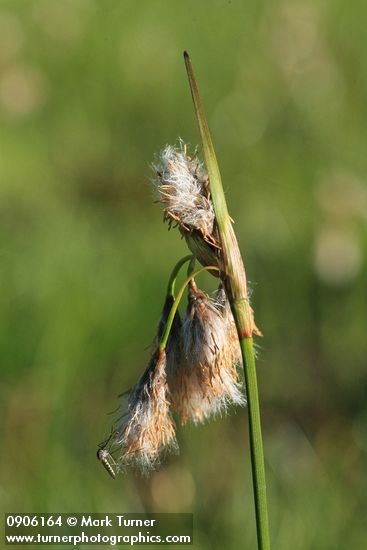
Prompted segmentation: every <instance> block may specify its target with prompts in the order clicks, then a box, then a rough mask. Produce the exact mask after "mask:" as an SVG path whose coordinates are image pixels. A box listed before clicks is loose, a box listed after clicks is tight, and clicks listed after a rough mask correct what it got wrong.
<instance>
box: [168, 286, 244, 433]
mask: <svg viewBox="0 0 367 550" xmlns="http://www.w3.org/2000/svg"><path fill="white" fill-rule="evenodd" d="M233 324H234V323H233ZM234 342H236V346H237V347H238V346H239V344H238V338H237V335H234V333H233V325H232V324H231V323H230V321H229V319H228V318H227V314H226V313H225V312H224V309H223V307H222V306H218V304H216V303H215V302H213V301H211V300H210V298H209V297H208V296H207V295H206V294H204V293H203V292H201V291H200V290H199V289H198V288H197V287H196V285H195V283H193V282H192V283H191V284H190V288H189V303H188V308H187V311H186V316H185V319H184V321H183V326H182V352H181V357H180V363H179V364H176V365H175V368H174V370H173V371H172V367H171V366H170V364H169V378H168V379H169V383H170V391H171V395H172V400H173V404H174V406H175V407H176V409H177V410H178V411H179V413H180V416H181V420H182V422H183V423H186V422H187V421H188V420H191V421H193V422H194V423H198V422H202V421H204V420H205V419H207V418H209V417H210V416H213V415H216V414H220V413H223V412H225V411H226V410H227V409H228V406H229V405H231V404H238V405H243V404H244V403H245V399H244V397H243V394H242V392H241V384H240V382H239V379H238V374H237V370H236V362H237V359H238V351H237V347H235V344H234Z"/></svg>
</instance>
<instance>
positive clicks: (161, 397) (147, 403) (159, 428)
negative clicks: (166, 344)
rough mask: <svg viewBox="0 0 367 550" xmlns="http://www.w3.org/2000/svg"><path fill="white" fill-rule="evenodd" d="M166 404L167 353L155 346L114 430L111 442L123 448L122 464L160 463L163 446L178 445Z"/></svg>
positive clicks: (143, 467) (149, 465)
mask: <svg viewBox="0 0 367 550" xmlns="http://www.w3.org/2000/svg"><path fill="white" fill-rule="evenodd" d="M169 405H170V403H169V400H168V386H167V378H166V354H165V352H164V350H160V349H158V350H157V351H156V352H155V353H154V354H153V356H152V358H151V360H150V362H149V365H148V368H147V369H146V371H145V373H144V374H143V376H142V377H141V379H140V380H139V382H138V383H137V384H136V385H135V386H134V388H133V389H132V391H131V392H130V395H129V397H128V400H127V406H126V407H125V408H124V410H123V411H122V413H123V414H122V416H121V419H120V421H119V423H118V424H117V426H116V429H115V431H114V434H113V441H112V443H111V444H112V445H114V446H115V447H121V448H122V454H121V456H120V459H119V460H120V462H121V463H122V464H124V463H133V464H135V465H137V466H138V467H140V468H141V470H143V471H147V470H149V469H152V468H154V467H155V466H156V465H157V464H158V463H159V460H160V457H161V455H162V453H163V451H164V450H166V449H176V448H177V443H176V436H175V426H174V421H173V418H172V415H171V413H170V410H169Z"/></svg>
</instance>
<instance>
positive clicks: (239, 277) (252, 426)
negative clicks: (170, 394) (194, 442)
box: [184, 52, 270, 550]
mask: <svg viewBox="0 0 367 550" xmlns="http://www.w3.org/2000/svg"><path fill="white" fill-rule="evenodd" d="M184 58H185V64H186V70H187V75H188V78H189V83H190V90H191V95H192V98H193V102H194V107H195V113H196V118H197V121H198V126H199V131H200V135H201V139H202V142H203V151H204V158H205V164H206V168H207V170H208V175H209V182H210V191H211V195H212V200H213V206H214V211H215V217H216V220H217V224H218V231H219V237H220V243H221V246H222V250H221V255H222V260H223V266H224V271H223V272H222V273H221V278H222V280H223V283H224V286H225V289H226V293H227V296H228V300H229V302H230V305H231V310H232V313H233V317H234V320H235V323H236V327H237V332H238V337H239V340H240V344H241V352H242V358H243V368H244V371H245V380H246V388H247V399H248V411H249V414H248V419H249V435H250V451H251V463H252V479H253V487H254V500H255V513H256V528H257V542H258V549H259V550H270V537H269V524H268V512H267V500H266V482H265V466H264V453H263V445H262V435H261V421H260V407H259V396H258V389H257V381H256V366H255V355H254V348H253V340H252V334H253V332H254V331H256V326H255V322H254V319H253V313H252V310H251V307H250V304H249V300H248V293H247V280H246V273H245V269H244V266H243V261H242V257H241V253H240V250H239V247H238V243H237V239H236V236H235V233H234V231H233V228H232V224H231V219H230V217H229V214H228V209H227V203H226V199H225V196H224V191H223V185H222V179H221V175H220V171H219V167H218V163H217V159H216V155H215V151H214V146H213V142H212V139H211V134H210V130H209V126H208V122H207V118H206V114H205V110H204V107H203V104H202V101H201V98H200V94H199V90H198V86H197V82H196V79H195V75H194V71H193V68H192V64H191V60H190V57H189V55H188V53H187V52H185V53H184Z"/></svg>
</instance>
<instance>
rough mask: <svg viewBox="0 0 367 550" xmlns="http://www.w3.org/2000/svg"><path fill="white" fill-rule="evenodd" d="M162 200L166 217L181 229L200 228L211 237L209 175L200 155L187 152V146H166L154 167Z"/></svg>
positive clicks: (156, 182) (212, 219)
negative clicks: (190, 154) (191, 155)
mask: <svg viewBox="0 0 367 550" xmlns="http://www.w3.org/2000/svg"><path fill="white" fill-rule="evenodd" d="M154 170H155V172H156V174H157V178H156V179H155V180H154V183H155V185H156V187H157V190H158V193H159V197H160V201H161V202H162V203H163V204H164V207H165V208H164V212H165V219H167V220H169V221H170V222H171V223H174V222H176V223H177V224H178V225H179V226H180V227H181V228H182V229H184V230H186V231H191V230H193V229H197V230H198V231H200V232H201V233H202V235H203V237H204V238H208V239H210V237H211V235H212V233H213V226H214V219H215V215H214V209H213V204H212V202H211V200H210V193H209V185H208V176H207V174H206V173H205V170H204V168H203V165H202V164H201V163H200V162H199V160H198V159H197V157H193V158H191V157H189V156H188V155H187V154H186V146H185V145H184V144H183V143H182V142H180V146H179V147H173V146H171V145H167V146H166V147H165V148H164V149H163V150H162V151H161V153H160V155H159V162H158V164H157V165H156V166H154Z"/></svg>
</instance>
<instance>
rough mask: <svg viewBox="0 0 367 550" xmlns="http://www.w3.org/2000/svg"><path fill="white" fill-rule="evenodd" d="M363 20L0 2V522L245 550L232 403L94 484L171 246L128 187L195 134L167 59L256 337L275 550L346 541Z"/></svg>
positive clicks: (340, 5) (321, 12) (363, 329)
mask: <svg viewBox="0 0 367 550" xmlns="http://www.w3.org/2000/svg"><path fill="white" fill-rule="evenodd" d="M366 16H367V7H366V4H365V3H364V2H363V3H362V2H361V1H358V0H357V1H356V2H353V4H348V3H346V2H344V1H342V0H334V1H332V0H326V1H324V2H317V1H306V0H303V1H302V0H296V1H292V0H279V1H269V2H256V1H255V0H248V1H246V2H245V1H242V2H241V1H239V0H232V1H230V0H228V1H224V0H213V1H212V2H201V3H199V2H197V1H193V0H188V1H186V2H173V1H168V0H165V1H162V0H157V1H154V2H152V1H148V0H140V1H139V2H137V1H132V0H120V1H118V0H107V1H104V2H102V1H97V0H69V1H66V0H35V1H32V0H8V1H6V0H2V1H1V2H0V116H1V172H0V176H1V188H0V192H1V201H0V210H1V214H0V223H1V244H0V280H1V308H0V309H1V330H0V360H1V380H2V384H1V390H0V392H1V401H0V413H1V458H0V461H1V466H0V476H1V482H0V500H1V504H2V507H3V508H4V510H6V511H7V512H10V511H24V512H37V511H45V512H46V511H50V512H55V511H57V512H60V511H64V512H76V511H80V512H82V511H88V512H107V511H111V512H129V511H130V512H138V511H143V510H148V511H159V512H162V511H177V512H178V511H185V512H191V511H192V512H193V513H194V521H195V545H194V547H195V548H197V549H211V548H215V549H216V548H223V547H226V548H230V549H237V548H249V549H250V548H251V549H253V548H255V547H256V542H255V541H256V534H255V522H254V508H253V496H252V482H251V474H250V461H249V445H248V434H247V411H246V410H245V409H244V410H238V411H234V413H233V414H232V415H231V416H229V417H226V418H222V419H218V420H216V421H213V422H211V423H210V424H208V425H205V426H202V427H199V428H193V427H185V428H180V429H179V431H178V439H179V444H180V448H181V453H180V455H179V456H177V457H171V458H169V459H168V460H167V462H166V463H165V465H164V466H163V467H162V469H161V470H160V471H158V472H156V473H154V474H153V475H152V476H151V477H150V478H149V479H142V478H141V477H140V476H139V474H137V473H136V472H133V471H128V472H127V473H126V475H124V476H120V477H119V478H118V479H116V481H115V482H113V481H112V480H111V479H110V478H109V477H108V476H107V474H106V472H105V471H104V470H103V468H102V467H101V466H100V464H98V462H97V460H96V457H95V451H96V445H97V444H98V443H99V442H100V441H101V440H102V439H103V438H104V437H105V436H106V435H107V433H108V431H109V429H110V425H111V421H112V417H111V416H108V415H107V413H108V412H109V411H112V410H113V409H115V407H116V406H117V399H116V396H117V394H118V393H120V392H121V391H123V390H125V389H127V388H128V387H130V386H131V385H132V384H133V383H134V382H135V381H136V380H137V378H138V376H139V375H140V373H142V371H143V370H144V369H145V365H146V363H147V360H148V355H149V352H148V350H147V346H149V344H150V343H151V340H152V338H153V336H154V333H155V327H156V323H157V320H158V317H159V314H160V308H161V305H162V300H163V294H164V290H165V286H166V281H167V277H168V274H169V270H170V268H171V266H172V265H173V264H174V263H175V261H176V260H177V259H178V258H179V257H180V256H181V255H183V254H185V253H186V249H185V245H184V243H183V242H182V241H181V240H180V238H179V234H178V233H177V232H175V231H171V232H168V231H167V227H165V226H164V225H163V224H162V213H161V210H160V207H159V205H157V204H154V197H153V192H152V189H151V186H150V181H149V180H150V178H151V176H152V171H151V168H150V165H151V163H152V162H153V161H154V155H155V154H156V153H157V152H158V151H159V150H160V149H161V148H162V147H163V146H164V145H165V144H167V143H174V142H175V141H176V139H177V137H178V136H180V137H182V138H183V139H184V140H185V141H187V142H189V143H191V144H192V145H193V146H195V145H196V144H197V143H198V141H199V137H198V132H197V128H196V122H195V118H194V113H193V108H192V104H191V98H190V94H189V90H188V85H187V81H186V75H185V70H184V65H183V59H182V51H183V50H184V49H187V50H188V51H189V52H190V54H191V56H192V59H193V63H194V66H195V69H196V74H197V77H198V81H199V85H200V88H201V93H202V97H203V99H204V102H205V105H206V109H207V112H208V116H209V122H210V125H211V128H212V132H213V138H214V141H215V145H216V149H217V154H218V158H219V162H220V166H221V170H222V176H223V180H224V185H225V191H226V193H227V198H228V202H229V205H230V210H231V215H232V217H233V218H234V219H235V222H236V223H235V229H236V231H237V235H238V239H239V242H240V246H241V249H242V252H243V255H244V259H245V263H246V267H247V273H248V277H249V279H250V281H251V283H252V289H253V305H254V307H255V309H256V320H257V324H258V325H259V326H260V327H261V329H262V331H263V333H264V338H263V339H261V340H259V339H258V345H259V360H258V377H259V385H260V395H261V402H262V416H263V431H264V445H265V453H266V467H267V481H268V496H269V508H270V509H269V514H270V524H271V537H272V541H273V549H274V550H275V549H277V550H288V549H289V550H303V549H305V550H306V549H307V550H308V549H317V550H329V549H330V550H337V549H343V550H346V549H348V550H352V549H353V550H354V549H356V550H357V549H358V550H359V549H361V548H363V547H364V545H365V542H366V535H367V528H366V524H365V521H366V513H367V498H366V495H367V468H366V453H367V425H366V422H367V399H366V397H367V391H366V389H367V371H366V363H367V361H366V356H367V337H366V334H367V286H366V272H367V269H366V247H367V239H366V221H367V187H366V177H367V155H366V140H367V124H366V117H367V101H366V92H367V61H366V60H367V48H366V31H365V20H366V19H365V18H366ZM201 281H202V284H203V286H206V285H207V286H206V288H211V287H212V282H211V281H210V278H209V277H207V278H206V279H205V277H203V279H202V280H201Z"/></svg>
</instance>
